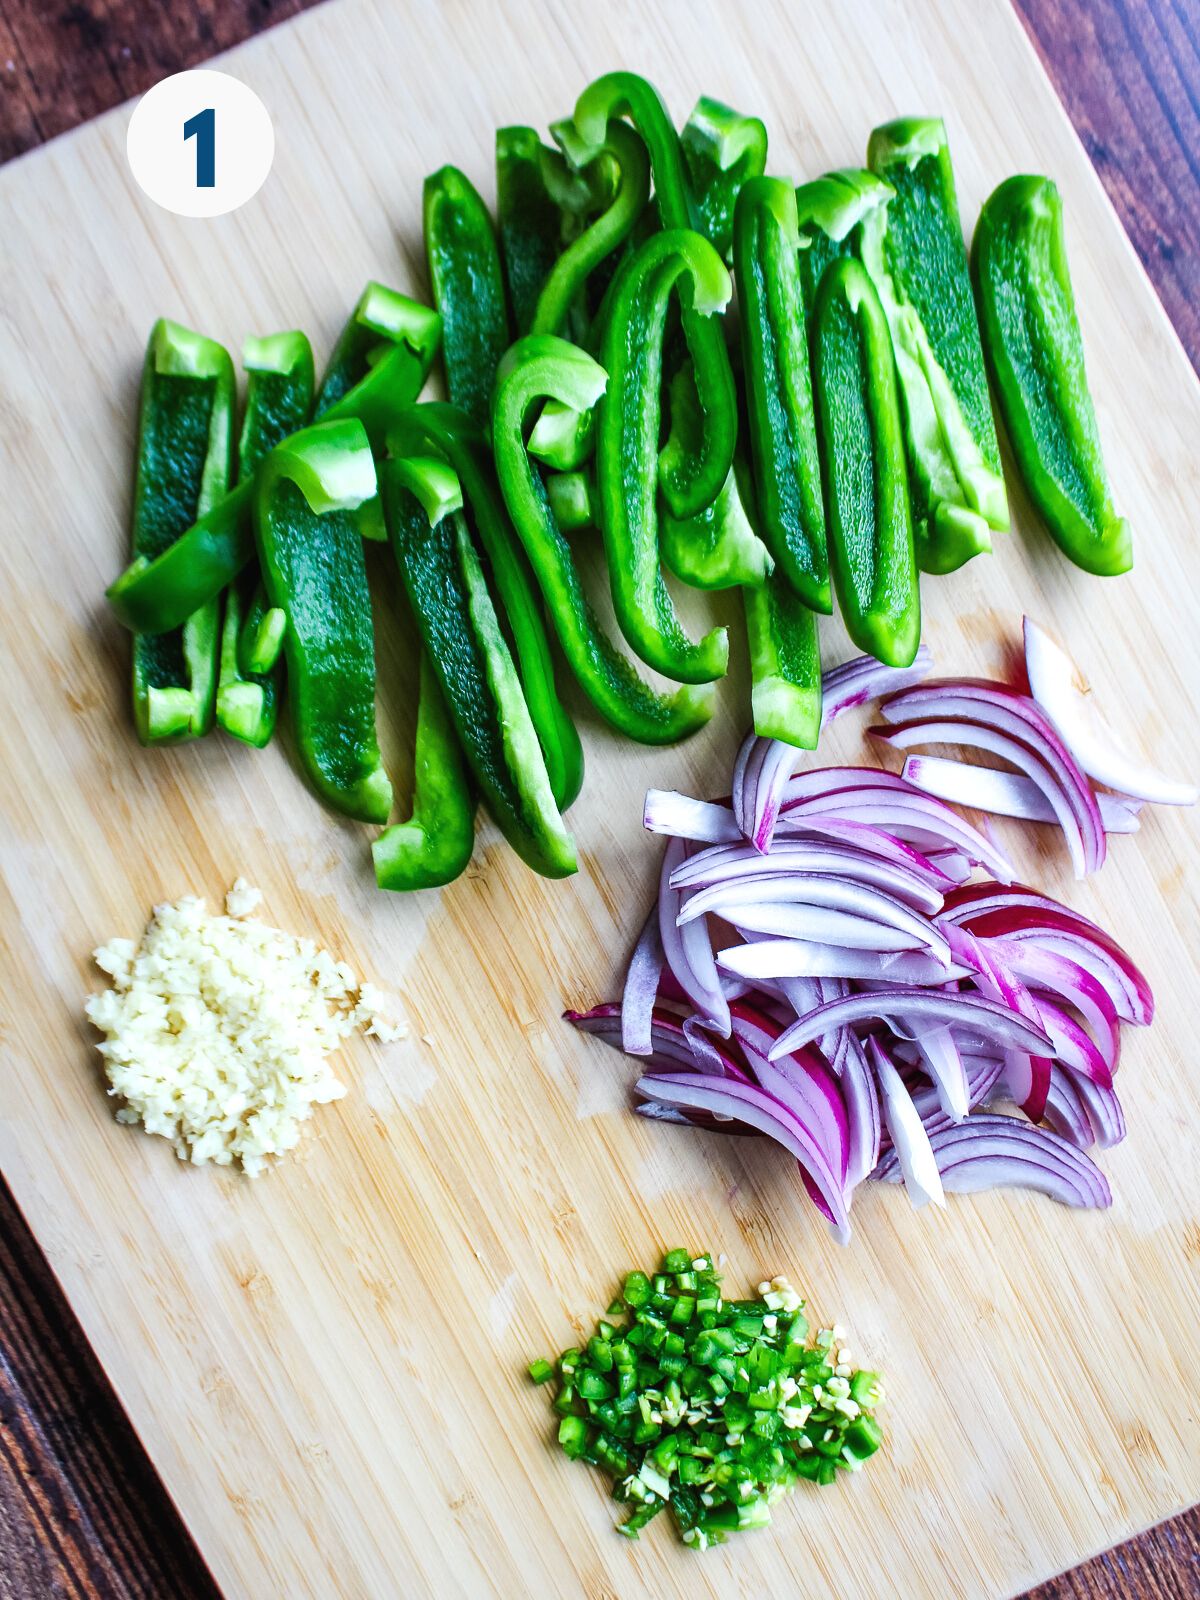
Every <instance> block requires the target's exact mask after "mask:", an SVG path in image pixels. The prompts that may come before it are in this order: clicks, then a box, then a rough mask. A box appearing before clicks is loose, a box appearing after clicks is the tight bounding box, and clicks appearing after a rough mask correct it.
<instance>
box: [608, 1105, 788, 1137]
mask: <svg viewBox="0 0 1200 1600" xmlns="http://www.w3.org/2000/svg"><path fill="white" fill-rule="evenodd" d="M633 1114H634V1116H635V1117H645V1118H646V1120H647V1121H649V1122H671V1123H674V1124H675V1125H676V1126H678V1127H683V1128H703V1129H704V1131H705V1133H725V1134H733V1135H734V1136H735V1137H737V1138H752V1139H757V1138H760V1137H761V1131H760V1129H758V1128H748V1127H747V1126H746V1124H745V1123H744V1122H738V1121H737V1120H736V1118H733V1117H717V1116H714V1115H713V1114H712V1113H711V1112H709V1111H681V1110H680V1109H679V1107H678V1106H668V1105H664V1104H663V1102H662V1101H661V1100H639V1101H638V1103H637V1105H635V1106H634V1108H633Z"/></svg>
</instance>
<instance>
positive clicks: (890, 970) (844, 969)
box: [717, 939, 968, 1014]
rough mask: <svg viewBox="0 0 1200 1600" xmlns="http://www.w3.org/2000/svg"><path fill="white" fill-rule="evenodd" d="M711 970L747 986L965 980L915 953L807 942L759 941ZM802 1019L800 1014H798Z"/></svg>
mask: <svg viewBox="0 0 1200 1600" xmlns="http://www.w3.org/2000/svg"><path fill="white" fill-rule="evenodd" d="M717 965H718V966H719V967H722V968H724V969H725V970H726V971H728V972H734V973H736V974H737V975H738V976H739V977H741V978H747V979H749V980H750V981H751V982H752V983H760V984H761V983H762V981H763V980H764V979H771V978H880V979H884V980H886V981H888V982H890V983H910V984H919V985H922V986H924V985H926V984H930V985H933V984H942V983H945V982H946V981H947V980H948V979H950V978H961V977H965V976H966V975H967V972H968V969H967V968H966V967H956V966H950V967H944V966H943V965H942V964H941V962H940V961H938V960H936V959H935V957H933V956H931V955H922V954H921V953H920V952H919V951H917V952H912V953H909V952H905V951H897V952H889V953H886V954H881V953H879V952H877V951H874V950H848V949H846V947H845V946H843V945H829V944H814V943H813V942H812V940H810V939H759V940H757V941H756V942H755V943H753V944H735V945H731V946H730V947H729V948H728V949H725V950H719V951H718V952H717ZM801 1014H803V1013H801Z"/></svg>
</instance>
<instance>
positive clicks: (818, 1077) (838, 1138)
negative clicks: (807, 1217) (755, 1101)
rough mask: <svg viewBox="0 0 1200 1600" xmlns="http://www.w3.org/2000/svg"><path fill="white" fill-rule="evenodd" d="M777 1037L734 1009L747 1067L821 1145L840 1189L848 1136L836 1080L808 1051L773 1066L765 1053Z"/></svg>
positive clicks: (747, 1011)
mask: <svg viewBox="0 0 1200 1600" xmlns="http://www.w3.org/2000/svg"><path fill="white" fill-rule="evenodd" d="M779 1032H780V1030H779V1029H778V1028H777V1027H774V1026H772V1024H771V1023H770V1021H769V1020H768V1019H767V1018H765V1017H763V1016H762V1015H761V1014H760V1013H757V1012H755V1011H754V1010H753V1008H752V1007H750V1006H746V1005H737V1006H735V1007H734V1008H733V1034H734V1038H736V1040H737V1042H738V1043H739V1044H740V1045H741V1047H742V1053H743V1054H744V1056H745V1057H746V1064H747V1065H748V1066H749V1068H750V1071H751V1072H752V1073H753V1075H754V1077H755V1078H756V1079H757V1080H758V1083H759V1086H760V1087H761V1088H763V1089H765V1090H766V1091H767V1093H768V1094H769V1095H771V1096H772V1097H773V1098H774V1099H776V1100H778V1101H779V1102H780V1104H781V1105H785V1106H787V1107H788V1109H789V1110H791V1111H792V1112H793V1114H794V1115H795V1116H797V1117H798V1118H799V1119H800V1121H801V1122H804V1123H806V1124H807V1126H808V1127H809V1128H810V1129H812V1131H813V1133H814V1135H815V1136H816V1137H817V1138H818V1139H819V1140H820V1141H821V1146H822V1149H823V1150H824V1151H825V1155H826V1157H827V1158H828V1161H829V1165H830V1167H831V1168H832V1170H833V1171H834V1172H836V1173H837V1174H838V1177H839V1179H840V1181H841V1182H842V1184H843V1185H844V1184H845V1181H846V1170H847V1151H848V1148H849V1131H848V1128H847V1122H846V1107H845V1103H844V1102H843V1100H842V1094H841V1090H840V1089H839V1088H838V1084H837V1079H836V1078H835V1077H834V1075H833V1073H832V1072H831V1071H830V1070H829V1068H828V1067H827V1066H826V1064H825V1062H824V1061H822V1060H821V1058H820V1056H819V1055H818V1054H817V1052H816V1051H815V1050H813V1049H810V1048H808V1049H805V1050H802V1051H797V1052H796V1054H795V1055H788V1056H781V1057H780V1059H779V1060H778V1061H772V1060H771V1059H770V1057H769V1056H768V1055H767V1051H768V1050H769V1049H770V1048H771V1046H772V1044H774V1042H775V1040H776V1039H777V1038H778V1037H779Z"/></svg>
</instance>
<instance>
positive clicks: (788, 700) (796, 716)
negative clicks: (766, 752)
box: [742, 574, 821, 750]
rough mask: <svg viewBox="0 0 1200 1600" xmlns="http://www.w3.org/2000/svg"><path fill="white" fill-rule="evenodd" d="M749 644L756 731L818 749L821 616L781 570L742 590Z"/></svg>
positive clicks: (766, 736)
mask: <svg viewBox="0 0 1200 1600" xmlns="http://www.w3.org/2000/svg"><path fill="white" fill-rule="evenodd" d="M742 599H743V601H744V604H745V611H746V638H747V640H748V642H749V646H750V683H751V689H750V709H751V713H752V716H753V719H754V731H755V733H757V734H758V735H759V737H760V738H763V739H782V740H783V742H784V743H785V744H794V745H796V746H798V747H799V748H800V749H801V750H815V749H816V748H817V740H818V738H819V736H820V733H821V651H820V646H819V644H818V641H817V619H816V616H815V614H814V613H813V612H812V611H810V610H809V608H808V607H807V606H806V605H805V604H804V602H803V600H801V599H800V597H799V595H797V594H796V592H795V591H794V590H793V589H792V587H791V585H790V584H789V583H787V581H786V580H785V579H783V578H781V577H779V576H778V575H777V574H773V575H772V576H770V577H768V578H767V579H766V581H765V582H764V583H762V584H760V585H759V587H758V588H756V589H751V588H746V589H743V590H742Z"/></svg>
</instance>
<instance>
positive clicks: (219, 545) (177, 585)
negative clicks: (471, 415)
mask: <svg viewBox="0 0 1200 1600" xmlns="http://www.w3.org/2000/svg"><path fill="white" fill-rule="evenodd" d="M440 329H441V320H440V318H439V317H438V315H437V313H436V312H435V311H431V310H430V309H429V308H428V306H422V305H420V304H418V302H417V301H415V300H410V299H409V298H408V296H407V295H402V294H397V293H396V292H395V291H394V290H391V289H385V288H383V287H382V285H380V284H374V283H372V284H368V285H367V288H366V290H365V291H364V293H363V295H362V297H361V299H360V300H359V303H358V305H357V307H356V308H355V310H354V312H353V314H352V315H351V317H350V320H349V322H348V323H347V324H346V327H345V329H344V330H343V332H342V334H341V336H340V338H339V339H338V342H337V345H336V346H335V349H334V354H333V357H332V359H331V361H330V364H329V369H328V371H327V373H326V375H325V377H324V379H323V380H322V383H321V386H320V389H319V390H318V397H317V400H316V402H314V413H315V412H316V409H317V407H323V410H322V412H321V420H322V421H324V422H333V421H341V420H344V419H346V418H357V419H358V420H360V421H361V422H362V424H363V426H364V427H365V428H366V430H367V436H368V437H369V439H370V440H371V445H372V448H373V449H374V450H376V451H380V450H382V449H383V445H384V438H385V434H386V430H387V425H388V422H389V420H390V418H391V416H392V414H393V413H394V411H395V409H396V407H397V406H399V405H402V404H404V403H406V402H408V401H411V400H415V399H416V397H417V395H418V394H420V392H421V388H422V386H423V384H424V382H425V379H426V378H427V377H428V375H429V369H430V365H431V363H432V361H433V358H434V355H435V354H436V352H437V345H438V338H439V337H440ZM346 383H349V385H350V386H349V387H348V388H344V387H343V385H344V384H346ZM336 391H340V393H339V395H338V398H336V399H332V398H330V397H331V396H332V395H333V394H334V393H335V392H336ZM253 500H254V483H253V480H252V479H250V478H245V479H243V480H242V482H241V483H239V484H238V486H237V487H236V488H235V489H233V490H232V491H231V492H230V493H229V494H226V495H225V496H224V497H223V498H222V499H219V500H218V501H217V502H216V503H215V504H214V505H213V506H212V507H211V509H209V510H207V511H206V512H205V514H204V515H203V516H202V517H201V518H200V519H199V520H198V521H194V523H193V525H192V526H190V527H188V528H187V529H186V531H184V532H182V533H181V534H180V536H179V537H178V538H176V539H175V541H174V543H173V544H171V545H170V546H169V547H168V548H167V549H165V550H163V551H162V553H161V554H160V555H158V556H157V558H156V559H154V560H153V561H149V562H148V561H146V560H145V558H143V557H138V558H136V559H135V560H134V561H133V562H132V563H131V565H130V566H128V567H127V568H126V569H125V571H124V572H123V573H122V574H121V576H120V577H119V578H118V579H117V580H116V582H115V583H113V584H111V585H110V586H109V588H108V590H107V597H108V600H109V603H110V605H111V606H112V608H113V610H114V611H115V613H116V615H117V617H118V618H119V620H120V621H121V622H123V623H124V625H125V626H126V627H127V628H130V629H132V631H133V632H135V633H163V632H166V631H167V630H168V629H170V628H175V627H178V626H179V625H180V624H181V623H182V622H183V620H184V619H185V618H186V617H189V616H191V614H192V613H193V612H194V611H196V610H197V609H198V608H199V607H200V606H202V605H203V604H204V603H205V602H206V601H207V600H210V599H213V598H215V597H216V596H217V595H219V594H220V592H221V590H222V589H224V588H226V587H227V586H228V585H229V584H231V583H232V582H233V580H234V578H236V577H237V575H238V573H239V572H240V571H241V570H242V568H243V567H244V566H245V565H246V563H247V562H248V561H249V560H250V558H251V556H253V554H254V539H253V536H252V533H251V528H250V513H251V511H252V506H253ZM357 516H358V520H359V531H360V533H362V534H364V536H371V535H377V536H382V528H380V529H379V530H376V529H375V528H374V527H372V525H371V521H372V519H371V518H370V517H369V516H366V515H364V512H363V508H361V507H360V508H359V511H358V513H357ZM242 654H243V664H244V665H245V661H246V653H245V650H244V649H243V653H242Z"/></svg>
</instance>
